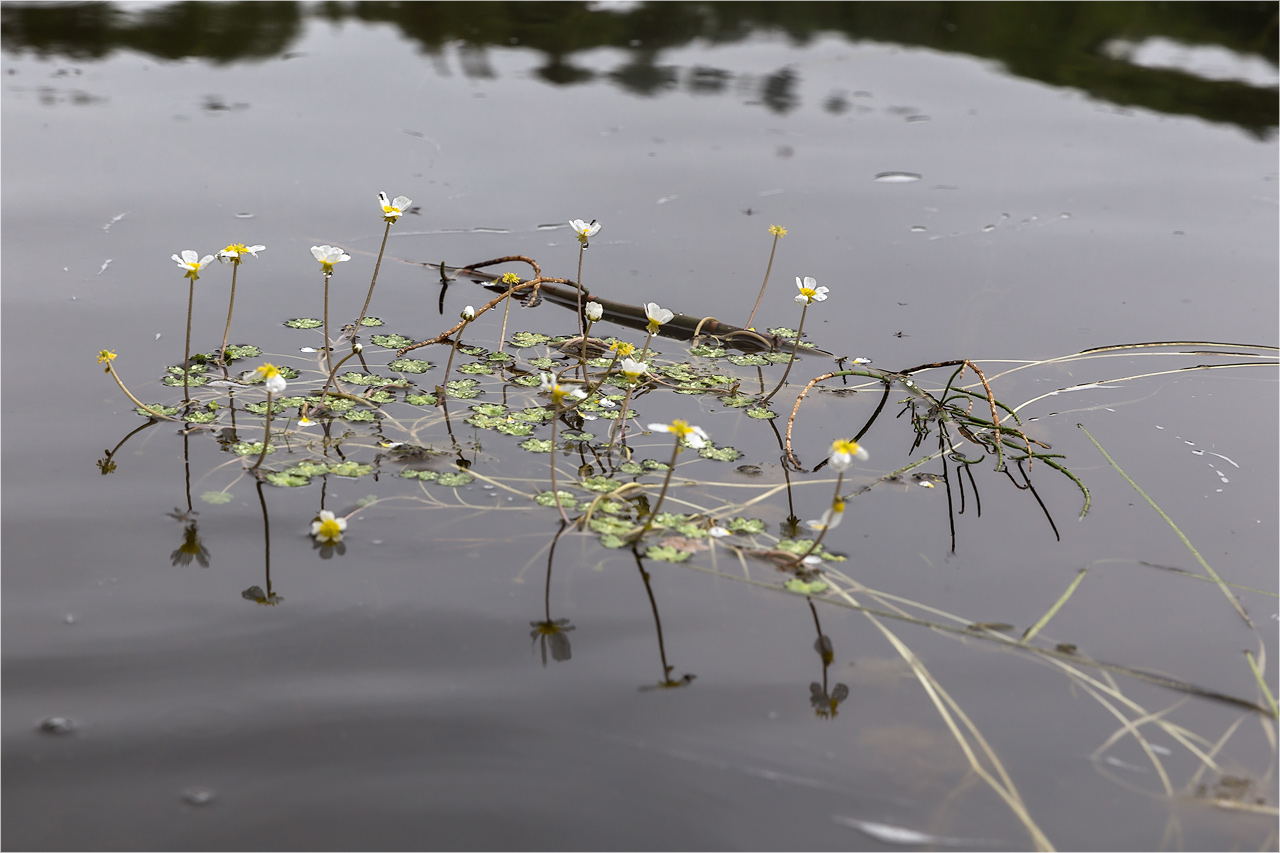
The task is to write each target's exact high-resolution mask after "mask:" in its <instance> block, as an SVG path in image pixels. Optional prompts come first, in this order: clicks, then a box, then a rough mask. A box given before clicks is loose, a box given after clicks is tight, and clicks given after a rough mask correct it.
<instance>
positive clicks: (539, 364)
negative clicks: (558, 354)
mask: <svg viewBox="0 0 1280 853" xmlns="http://www.w3.org/2000/svg"><path fill="white" fill-rule="evenodd" d="M529 366H530V367H536V368H538V369H539V370H550V369H551V368H553V367H555V366H556V362H555V359H551V358H547V357H546V356H543V357H541V358H531V359H529Z"/></svg>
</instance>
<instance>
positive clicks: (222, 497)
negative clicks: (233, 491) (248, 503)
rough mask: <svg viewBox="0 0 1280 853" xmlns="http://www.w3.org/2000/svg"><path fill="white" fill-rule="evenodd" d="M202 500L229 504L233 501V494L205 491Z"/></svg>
mask: <svg viewBox="0 0 1280 853" xmlns="http://www.w3.org/2000/svg"><path fill="white" fill-rule="evenodd" d="M200 500H202V501H204V502H205V503H207V504H213V505H215V506H216V505H218V504H228V503H231V495H229V494H227V493H226V492H205V493H204V494H203V495H201V496H200Z"/></svg>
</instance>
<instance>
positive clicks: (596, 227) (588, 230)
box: [569, 219, 600, 247]
mask: <svg viewBox="0 0 1280 853" xmlns="http://www.w3.org/2000/svg"><path fill="white" fill-rule="evenodd" d="M569 227H570V228H572V229H573V231H574V233H575V234H577V235H578V242H579V243H581V244H582V245H583V246H584V247H585V246H586V245H587V238H588V237H594V236H596V234H597V233H598V232H599V231H600V223H599V222H596V221H595V220H594V219H593V220H591V224H590V225H588V224H587V223H585V222H583V221H582V220H581V219H570V220H569Z"/></svg>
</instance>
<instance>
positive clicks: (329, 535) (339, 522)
mask: <svg viewBox="0 0 1280 853" xmlns="http://www.w3.org/2000/svg"><path fill="white" fill-rule="evenodd" d="M346 529H347V520H346V519H345V518H338V517H336V516H335V515H334V514H333V513H332V512H330V511H329V510H327V509H322V510H320V517H319V518H317V519H316V520H315V521H313V522H311V535H312V536H314V537H315V538H316V539H318V540H319V541H320V543H321V544H322V545H334V544H337V543H338V542H341V541H342V531H344V530H346Z"/></svg>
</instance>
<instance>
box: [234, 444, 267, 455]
mask: <svg viewBox="0 0 1280 853" xmlns="http://www.w3.org/2000/svg"><path fill="white" fill-rule="evenodd" d="M231 452H232V453H234V454H236V455H237V456H257V455H258V454H260V453H261V452H262V442H261V441H237V442H236V443H235V444H233V445H231ZM275 452H276V447H275V445H274V444H273V445H271V446H270V447H268V448H267V455H268V456H270V455H271V454H272V453H275Z"/></svg>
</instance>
